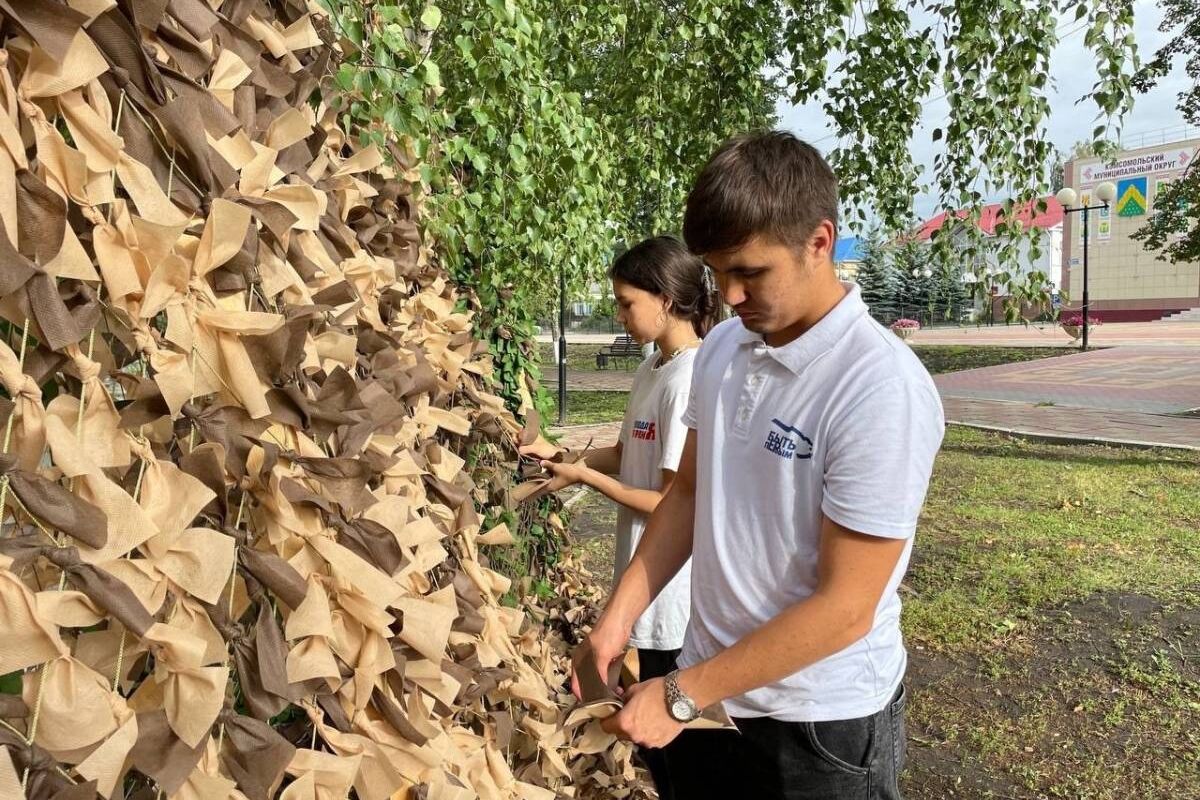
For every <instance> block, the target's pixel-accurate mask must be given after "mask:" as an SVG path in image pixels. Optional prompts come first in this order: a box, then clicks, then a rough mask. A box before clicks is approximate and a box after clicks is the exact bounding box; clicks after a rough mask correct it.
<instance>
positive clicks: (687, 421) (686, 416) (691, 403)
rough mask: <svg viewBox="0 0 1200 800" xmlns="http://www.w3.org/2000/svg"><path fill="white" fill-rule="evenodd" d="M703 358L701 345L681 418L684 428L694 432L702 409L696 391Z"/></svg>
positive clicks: (694, 362)
mask: <svg viewBox="0 0 1200 800" xmlns="http://www.w3.org/2000/svg"><path fill="white" fill-rule="evenodd" d="M703 356H704V345H703V344H701V345H700V349H699V350H698V351H697V352H696V356H695V358H694V359H693V360H692V374H691V377H690V378H689V379H688V389H687V392H686V394H685V395H684V397H683V408H682V414H681V416H680V417H679V420H680V422H682V423H683V427H684V428H690V429H692V430H696V428H697V426H698V425H699V419H700V409H698V408H697V407H696V398H698V397H699V396H700V393H699V392H698V391H696V383H697V382H698V381H699V380H700V372H701V370H700V360H701V358H702V357H703ZM683 435H684V438H685V439H686V438H687V431H686V430H685V431H684V432H683ZM680 447H681V449H680V453H682V452H683V450H682V445H681V446H680Z"/></svg>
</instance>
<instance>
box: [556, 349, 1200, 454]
mask: <svg viewBox="0 0 1200 800" xmlns="http://www.w3.org/2000/svg"><path fill="white" fill-rule="evenodd" d="M632 380H633V373H632V372H622V371H614V370H608V371H602V372H576V373H572V374H571V375H570V376H569V377H568V386H569V387H570V388H572V389H581V390H588V389H590V390H599V389H607V390H617V391H627V390H628V388H629V385H630V384H631V383H632ZM934 380H935V382H936V383H937V385H938V390H939V392H940V393H941V395H942V403H943V405H944V407H945V409H946V419H947V421H949V422H954V423H958V424H962V425H969V426H972V427H977V428H986V429H990V430H997V431H1003V432H1006V433H1013V434H1020V435H1027V436H1036V437H1039V438H1046V439H1055V440H1063V441H1079V442H1099V443H1109V444H1118V445H1126V446H1130V445H1132V446H1155V447H1172V448H1186V449H1195V450H1200V417H1187V416H1181V415H1180V412H1183V411H1188V410H1192V409H1197V408H1200V350H1198V349H1192V348H1187V347H1166V346H1155V347H1147V346H1142V347H1118V348H1112V349H1108V350H1098V351H1093V352H1090V353H1078V354H1071V355H1064V356H1061V357H1057V358H1051V359H1042V360H1038V361H1027V362H1022V363H1018V364H1003V365H1000V366H996V367H985V368H983V369H974V370H966V371H963V372H954V373H948V374H943V375H937V376H935V377H934ZM619 427H620V426H619V424H618V423H608V424H604V425H588V426H580V427H573V428H568V429H565V434H566V437H567V439H566V441H567V442H568V444H570V445H571V446H574V447H583V446H584V445H586V444H587V442H588V440H589V439H591V438H593V437H594V438H595V440H596V441H597V442H599V443H603V444H607V443H608V442H610V441H612V440H613V439H614V438H615V437H616V434H617V431H618V430H619Z"/></svg>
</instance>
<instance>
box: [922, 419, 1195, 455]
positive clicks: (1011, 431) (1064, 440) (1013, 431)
mask: <svg viewBox="0 0 1200 800" xmlns="http://www.w3.org/2000/svg"><path fill="white" fill-rule="evenodd" d="M946 424H947V425H958V426H959V427H962V428H974V429H975V430H980V431H991V432H993V433H1000V434H1004V435H1005V436H1011V437H1013V438H1016V439H1028V440H1030V441H1036V442H1046V443H1047V444H1091V445H1101V446H1107V447H1127V448H1131V449H1135V450H1186V451H1189V452H1200V446H1197V445H1189V444H1168V443H1166V442H1145V441H1141V440H1138V439H1105V438H1102V437H1097V436H1065V435H1063V434H1061V433H1041V432H1038V431H1025V430H1021V429H1019V428H1004V427H1000V426H997V425H983V424H981V423H977V422H958V421H956V420H946Z"/></svg>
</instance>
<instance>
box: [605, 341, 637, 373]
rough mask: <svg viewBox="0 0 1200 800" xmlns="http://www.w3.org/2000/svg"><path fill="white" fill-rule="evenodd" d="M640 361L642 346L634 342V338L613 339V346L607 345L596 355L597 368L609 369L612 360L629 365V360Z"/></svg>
mask: <svg viewBox="0 0 1200 800" xmlns="http://www.w3.org/2000/svg"><path fill="white" fill-rule="evenodd" d="M631 358H632V359H635V360H638V361H640V360H641V358H642V346H641V345H640V344H638V343H637V342H635V341H634V340H633V337H632V336H628V335H627V336H618V337H617V338H615V339H613V342H612V344H610V345H605V346H604V347H602V348H600V352H598V353H596V368H597V369H608V362H609V361H610V360H617V361H622V362H623V363H627V361H628V359H631Z"/></svg>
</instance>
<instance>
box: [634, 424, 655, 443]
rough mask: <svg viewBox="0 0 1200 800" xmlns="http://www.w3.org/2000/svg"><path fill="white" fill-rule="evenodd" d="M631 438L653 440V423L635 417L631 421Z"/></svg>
mask: <svg viewBox="0 0 1200 800" xmlns="http://www.w3.org/2000/svg"><path fill="white" fill-rule="evenodd" d="M633 438H635V439H641V440H642V441H645V442H653V441H654V423H653V422H650V421H649V420H644V419H635V420H634V421H633Z"/></svg>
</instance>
